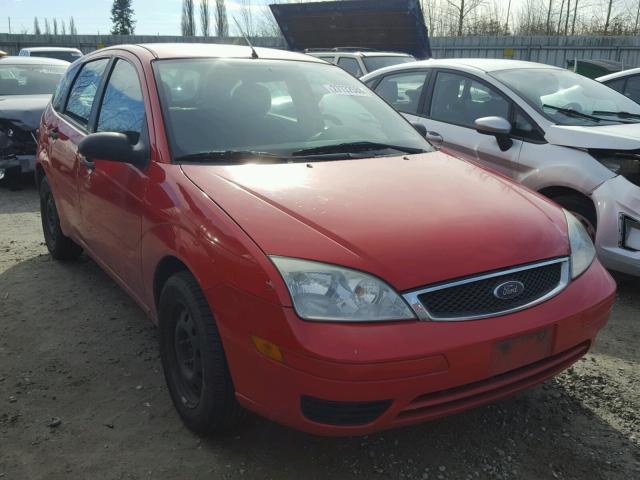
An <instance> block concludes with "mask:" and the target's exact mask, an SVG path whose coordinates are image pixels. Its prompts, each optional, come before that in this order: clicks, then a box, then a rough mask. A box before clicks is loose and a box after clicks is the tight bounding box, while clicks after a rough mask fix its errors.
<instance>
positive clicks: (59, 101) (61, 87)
mask: <svg viewBox="0 0 640 480" xmlns="http://www.w3.org/2000/svg"><path fill="white" fill-rule="evenodd" d="M79 68H80V65H73V66H72V67H70V68H69V70H67V72H66V73H65V74H64V77H62V80H60V82H58V86H57V87H56V91H55V92H54V94H53V98H52V99H51V104H52V105H53V108H54V109H55V110H56V111H58V112H61V111H62V109H63V107H64V100H65V98H66V97H67V93H68V92H69V87H70V86H71V82H73V78H74V77H75V76H76V73H78V69H79Z"/></svg>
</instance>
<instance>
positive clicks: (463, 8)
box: [447, 0, 484, 37]
mask: <svg viewBox="0 0 640 480" xmlns="http://www.w3.org/2000/svg"><path fill="white" fill-rule="evenodd" d="M447 3H448V4H449V5H451V7H452V8H453V10H454V11H455V12H456V16H457V18H458V22H457V23H458V36H459V37H461V36H462V29H463V27H464V20H465V18H466V17H467V15H469V13H471V12H473V11H474V10H475V9H477V8H478V7H479V6H481V5H482V4H484V0H456V1H453V0H447Z"/></svg>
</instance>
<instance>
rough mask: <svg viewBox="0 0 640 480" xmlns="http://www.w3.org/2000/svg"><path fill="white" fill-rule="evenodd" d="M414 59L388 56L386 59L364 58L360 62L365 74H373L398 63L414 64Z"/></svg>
mask: <svg viewBox="0 0 640 480" xmlns="http://www.w3.org/2000/svg"><path fill="white" fill-rule="evenodd" d="M415 60H416V59H415V58H413V57H409V56H400V55H390V56H388V57H364V58H363V59H362V61H363V62H364V66H365V67H367V72H373V71H374V70H378V69H380V68H384V67H390V66H391V65H398V64H400V63H408V62H415Z"/></svg>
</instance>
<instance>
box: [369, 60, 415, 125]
mask: <svg viewBox="0 0 640 480" xmlns="http://www.w3.org/2000/svg"><path fill="white" fill-rule="evenodd" d="M400 58H402V57H400ZM426 78H427V72H426V71H423V72H407V73H397V74H395V75H388V76H386V77H384V78H383V79H382V81H381V82H380V83H379V84H378V86H377V87H376V93H377V94H378V95H380V96H381V97H382V98H384V99H385V100H386V101H387V102H389V103H390V104H391V105H393V106H394V108H396V109H397V110H400V111H401V112H406V113H417V111H418V107H419V103H420V94H421V93H422V87H423V86H424V81H425V79H426Z"/></svg>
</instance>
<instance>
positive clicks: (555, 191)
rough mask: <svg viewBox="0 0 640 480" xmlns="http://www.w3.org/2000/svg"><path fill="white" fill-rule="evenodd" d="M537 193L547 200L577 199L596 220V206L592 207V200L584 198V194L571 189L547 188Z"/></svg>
mask: <svg viewBox="0 0 640 480" xmlns="http://www.w3.org/2000/svg"><path fill="white" fill-rule="evenodd" d="M538 193H540V194H542V195H544V196H545V197H547V198H550V199H551V200H554V199H555V198H558V197H567V196H571V197H575V198H579V199H580V200H581V201H583V202H584V205H585V206H586V207H588V208H589V210H590V211H591V213H592V214H593V218H598V215H597V211H596V206H595V205H594V203H593V200H591V198H589V197H588V196H586V195H585V194H584V193H580V192H579V191H577V190H574V189H573V188H569V187H547V188H543V189H542V190H540V191H539V192H538Z"/></svg>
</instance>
